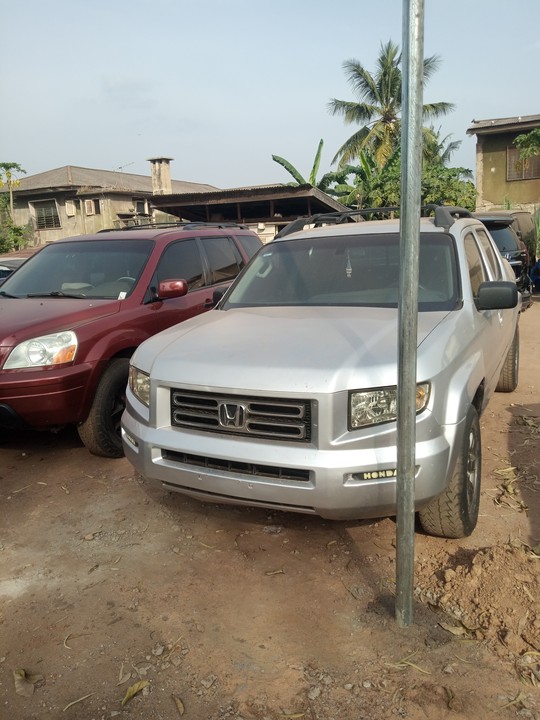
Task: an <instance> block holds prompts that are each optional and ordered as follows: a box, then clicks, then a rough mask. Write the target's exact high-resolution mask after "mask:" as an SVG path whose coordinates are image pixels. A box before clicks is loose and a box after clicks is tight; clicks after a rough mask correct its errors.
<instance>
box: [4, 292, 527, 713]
mask: <svg viewBox="0 0 540 720" xmlns="http://www.w3.org/2000/svg"><path fill="white" fill-rule="evenodd" d="M539 329H540V297H537V298H536V302H535V305H534V306H533V307H532V308H531V309H529V310H527V312H526V313H525V314H524V316H523V318H522V320H521V341H522V342H521V375H520V386H519V388H518V390H517V391H516V392H515V393H512V394H509V395H507V394H497V395H496V396H495V397H494V398H493V399H492V401H491V403H490V406H489V408H488V409H487V411H486V412H485V414H484V416H483V418H482V431H483V464H484V467H483V490H482V500H481V510H480V512H481V516H480V520H479V524H478V527H477V529H476V531H475V533H474V534H473V535H472V536H471V537H470V538H467V539H465V540H462V541H446V540H441V539H436V538H431V537H426V536H425V535H423V534H421V533H420V532H418V533H417V535H416V538H415V567H416V572H415V604H414V623H413V625H412V626H410V627H408V628H400V627H398V625H397V623H396V620H395V597H394V592H395V533H396V530H395V523H394V521H393V520H392V519H384V520H380V521H376V522H374V521H364V522H350V523H344V522H328V521H323V520H321V519H318V518H313V517H307V516H299V515H292V514H285V513H275V512H271V513H269V512H264V511H261V510H260V509H246V508H235V507H231V506H217V505H206V504H200V503H198V502H195V501H193V500H189V499H186V498H184V497H182V496H180V495H173V494H169V493H167V492H164V491H163V490H162V489H161V488H160V487H156V486H154V485H152V484H149V483H147V482H146V481H143V480H142V479H141V478H140V477H139V476H137V475H136V474H135V473H134V472H133V471H132V469H131V466H130V465H129V463H128V462H127V461H126V460H105V459H99V458H95V457H92V456H91V455H89V454H88V453H87V451H86V450H85V449H84V448H83V447H82V446H81V444H80V442H79V441H78V438H77V435H76V433H75V432H74V431H72V430H66V431H63V432H61V433H58V434H56V435H52V434H37V435H35V434H32V435H30V434H25V435H15V434H13V435H5V434H4V435H2V437H1V438H0V479H1V483H0V495H1V505H0V508H1V510H0V513H1V528H2V534H1V538H0V543H1V544H0V718H2V719H3V720H33V719H39V720H53V719H54V720H58V719H59V718H66V720H101V719H103V720H107V719H108V718H114V717H118V718H142V719H144V720H157V719H163V720H173V719H176V718H179V717H182V716H184V717H185V718H186V719H188V720H189V719H193V720H278V719H281V718H294V719H302V720H362V719H364V718H366V719H370V720H383V719H384V720H387V719H388V718H393V717H397V718H399V717H404V718H410V719H411V720H417V719H418V720H420V719H423V718H430V719H431V720H443V719H445V718H451V719H455V720H460V719H462V718H479V719H480V720H482V719H483V718H497V719H500V720H505V719H507V718H533V719H536V720H538V719H539V718H540V604H539V600H538V599H539V597H540V580H539V578H540V573H539V569H540V557H539V555H540V513H539V510H540V469H539V458H540V452H539V451H540V372H539V369H538V367H539V366H538V358H539V357H540V333H539V332H538V330H539ZM130 695H133V696H132V697H131V698H130Z"/></svg>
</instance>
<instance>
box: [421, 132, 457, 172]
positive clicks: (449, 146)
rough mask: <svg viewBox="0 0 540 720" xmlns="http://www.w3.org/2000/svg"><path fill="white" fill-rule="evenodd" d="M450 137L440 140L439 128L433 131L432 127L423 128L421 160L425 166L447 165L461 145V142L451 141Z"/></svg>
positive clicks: (446, 136)
mask: <svg viewBox="0 0 540 720" xmlns="http://www.w3.org/2000/svg"><path fill="white" fill-rule="evenodd" d="M451 137H452V136H451V135H445V137H443V138H441V128H439V129H438V130H435V128H434V127H433V125H431V126H430V127H428V128H424V138H423V140H424V147H423V159H424V163H425V164H426V165H440V166H443V167H446V166H447V165H448V163H449V162H450V158H451V156H452V154H453V153H454V152H455V151H456V150H458V148H459V147H460V145H461V140H451V139H450V138H451Z"/></svg>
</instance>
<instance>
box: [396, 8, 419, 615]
mask: <svg viewBox="0 0 540 720" xmlns="http://www.w3.org/2000/svg"><path fill="white" fill-rule="evenodd" d="M402 46H403V54H402V77H403V80H402V126H401V239H400V240H401V241H400V261H401V268H400V302H399V331H398V338H399V354H398V362H399V365H398V406H397V407H398V415H397V538H396V620H397V623H398V625H400V626H401V627H407V626H409V625H411V624H412V621H413V590H414V482H415V479H414V475H415V449H416V347H417V332H418V256H419V240H420V237H419V236H420V191H421V179H422V119H423V118H422V106H423V100H422V81H423V68H424V0H403V43H402Z"/></svg>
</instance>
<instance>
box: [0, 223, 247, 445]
mask: <svg viewBox="0 0 540 720" xmlns="http://www.w3.org/2000/svg"><path fill="white" fill-rule="evenodd" d="M260 247H261V241H260V239H259V238H258V236H257V235H256V234H255V233H254V232H252V231H251V230H249V229H248V228H247V227H245V226H241V225H233V224H230V225H229V224H227V225H225V224H219V225H218V224H211V223H176V224H174V225H172V226H171V225H167V226H165V227H163V226H158V225H150V226H147V227H140V226H139V227H135V228H128V229H125V230H112V231H105V232H100V233H98V234H95V235H80V236H78V237H72V238H66V239H64V240H57V241H56V242H53V243H51V244H49V245H46V246H45V247H44V248H43V249H42V250H40V251H39V252H37V253H36V254H34V255H33V256H32V257H30V258H29V259H28V260H27V261H26V262H25V263H24V265H22V266H21V267H20V268H19V269H17V270H16V271H15V272H14V273H13V274H12V275H10V276H9V277H8V278H6V280H4V281H3V282H2V284H1V285H0V428H1V429H17V428H24V427H32V428H36V429H47V428H48V429H54V428H57V427H59V426H63V425H67V424H70V423H74V424H76V425H77V428H78V431H79V435H80V437H81V439H82V441H83V443H84V444H85V445H86V447H87V448H88V450H90V452H92V453H94V454H96V455H102V456H105V457H121V456H122V455H123V450H122V442H121V438H120V417H121V415H122V412H123V410H124V404H125V388H126V385H127V379H128V364H129V358H130V357H131V355H132V353H133V351H134V350H135V348H136V347H137V346H138V345H139V344H140V343H141V342H142V341H143V340H146V339H147V338H149V337H150V336H151V335H154V333H157V332H159V331H160V330H164V329H165V328H167V327H169V326H171V325H175V324H177V323H179V322H182V321H183V320H186V319H187V318H190V317H193V316H194V315H198V314H200V313H203V312H205V311H206V310H209V309H210V308H212V307H213V306H214V304H215V301H214V293H215V291H216V290H224V289H225V288H227V287H228V285H229V284H230V282H231V281H232V280H233V279H234V278H235V277H236V275H238V273H239V272H240V271H241V269H242V268H243V267H244V265H245V264H246V263H247V262H248V261H249V259H250V258H251V257H252V256H253V255H254V254H255V253H256V252H257V251H258V249H259V248H260ZM216 297H217V295H216ZM186 351H189V348H188V347H186ZM208 351H209V352H212V348H208Z"/></svg>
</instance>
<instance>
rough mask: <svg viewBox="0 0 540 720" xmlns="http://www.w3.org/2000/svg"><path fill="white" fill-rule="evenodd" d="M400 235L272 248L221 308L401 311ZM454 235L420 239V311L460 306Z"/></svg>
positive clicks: (271, 245) (275, 244) (280, 244)
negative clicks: (264, 307) (336, 308)
mask: <svg viewBox="0 0 540 720" xmlns="http://www.w3.org/2000/svg"><path fill="white" fill-rule="evenodd" d="M399 265H400V250H399V235H397V234H395V235H384V236H383V235H377V234H373V235H352V236H339V237H332V236H323V237H315V238H302V239H296V240H294V239H291V240H280V241H276V242H272V243H269V244H268V245H267V246H266V247H265V248H264V249H263V250H262V251H261V252H260V253H259V255H258V256H257V257H256V258H254V260H252V262H251V263H250V265H249V266H248V268H247V269H246V271H245V273H244V274H243V275H242V276H241V277H240V278H239V279H238V281H237V282H236V284H235V285H234V286H233V288H232V290H231V292H230V294H229V295H228V297H227V300H226V302H225V304H224V306H223V309H225V310H227V309H229V308H233V307H239V306H244V307H245V306H270V305H271V306H279V305H307V306H309V305H314V306H315V305H316V306H323V305H327V306H328V305H330V306H335V305H352V306H373V307H397V303H398V295H399ZM456 267H457V266H456V257H455V249H454V245H453V241H452V239H451V237H450V236H448V235H443V234H441V233H437V234H435V233H433V234H422V236H421V240H420V270H419V272H420V283H419V291H418V295H419V309H420V310H451V309H454V308H455V307H456V305H457V304H458V302H459V292H460V291H459V282H458V280H457V270H456Z"/></svg>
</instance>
